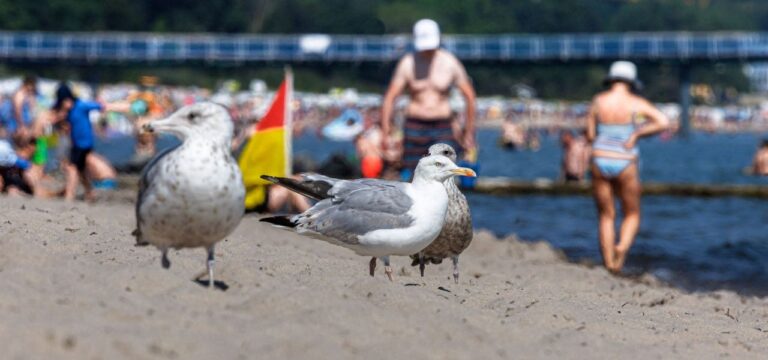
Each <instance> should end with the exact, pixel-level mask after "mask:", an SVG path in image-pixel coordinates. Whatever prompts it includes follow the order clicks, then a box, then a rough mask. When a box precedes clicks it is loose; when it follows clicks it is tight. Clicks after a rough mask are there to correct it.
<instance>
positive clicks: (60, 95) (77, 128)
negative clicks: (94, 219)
mask: <svg viewBox="0 0 768 360" xmlns="http://www.w3.org/2000/svg"><path fill="white" fill-rule="evenodd" d="M94 110H98V111H115V112H128V111H129V110H130V105H128V104H125V103H113V104H102V103H99V102H96V101H88V100H82V99H79V98H77V97H76V96H75V95H74V93H72V90H71V89H70V88H69V86H67V85H66V84H61V85H59V87H58V89H57V90H56V103H55V104H54V105H53V111H54V112H56V114H57V118H58V120H59V121H66V122H67V123H69V128H70V140H71V143H72V145H71V148H70V152H69V163H68V164H65V165H64V173H65V177H66V185H65V187H64V199H66V200H68V201H72V200H74V199H75V194H76V192H77V183H78V180H79V181H80V184H82V185H83V188H84V189H85V198H86V200H93V186H92V184H91V182H90V180H89V179H88V177H87V176H86V172H85V166H86V158H87V157H88V154H89V153H90V152H91V151H93V145H94V138H95V135H94V131H93V126H92V125H91V119H90V113H91V111H94Z"/></svg>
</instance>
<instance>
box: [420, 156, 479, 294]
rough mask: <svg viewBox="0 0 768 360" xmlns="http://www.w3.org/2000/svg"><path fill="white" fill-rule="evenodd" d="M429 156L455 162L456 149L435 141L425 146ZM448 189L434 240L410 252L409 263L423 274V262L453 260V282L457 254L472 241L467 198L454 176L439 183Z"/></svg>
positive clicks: (457, 267) (456, 273)
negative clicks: (446, 209)
mask: <svg viewBox="0 0 768 360" xmlns="http://www.w3.org/2000/svg"><path fill="white" fill-rule="evenodd" d="M429 155H443V156H445V157H447V158H449V159H451V160H452V161H454V162H455V161H456V150H454V149H453V148H452V147H451V146H450V145H448V144H442V143H438V144H435V145H432V146H430V147H429ZM443 184H444V185H445V190H446V191H447V192H448V212H447V213H446V214H445V224H444V225H443V230H442V231H441V232H440V235H438V236H437V239H435V241H433V242H432V243H431V244H429V246H427V247H426V248H425V249H424V250H422V251H421V252H420V253H418V254H413V255H411V259H413V262H412V263H411V266H415V265H416V264H418V265H419V271H420V272H421V276H424V266H425V263H426V262H431V263H433V264H439V263H441V262H443V259H445V258H448V257H449V258H451V260H453V281H454V282H456V283H457V284H458V283H459V254H461V253H462V252H463V251H464V250H465V249H466V248H467V247H468V246H469V243H470V242H472V236H473V234H472V216H471V215H470V213H469V204H468V203H467V198H466V197H464V194H462V193H461V190H459V187H458V186H456V181H455V180H454V179H452V178H451V179H447V180H445V182H444V183H443Z"/></svg>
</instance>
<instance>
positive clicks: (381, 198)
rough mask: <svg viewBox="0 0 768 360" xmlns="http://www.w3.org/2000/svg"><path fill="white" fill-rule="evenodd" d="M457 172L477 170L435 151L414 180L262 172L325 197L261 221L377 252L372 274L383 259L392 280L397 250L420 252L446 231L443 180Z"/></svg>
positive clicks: (278, 181)
mask: <svg viewBox="0 0 768 360" xmlns="http://www.w3.org/2000/svg"><path fill="white" fill-rule="evenodd" d="M456 175H463V176H475V172H474V171H472V170H471V169H467V168H460V167H458V166H456V164H454V163H453V161H451V160H450V159H448V158H447V157H445V156H442V155H434V156H429V157H425V158H422V159H421V160H420V161H419V164H418V166H417V167H416V171H415V174H414V178H413V181H412V182H411V183H403V182H395V181H384V180H375V179H359V180H339V179H334V178H329V177H326V176H322V175H316V174H310V175H305V176H304V178H303V180H293V179H287V178H277V177H271V176H262V178H264V179H266V180H269V181H272V182H274V183H276V184H280V185H283V186H285V187H287V188H288V189H290V190H293V191H295V192H298V193H300V194H303V195H305V196H308V197H310V198H313V199H316V200H319V202H318V203H317V204H315V205H314V206H313V207H312V208H310V209H309V210H307V211H305V212H304V213H301V214H298V215H294V216H290V217H288V216H275V217H269V218H264V219H261V221H265V222H268V223H272V224H275V225H279V226H283V227H288V228H291V229H293V230H295V231H296V232H297V233H299V234H302V235H307V236H310V237H313V238H316V239H320V240H324V241H327V242H329V243H332V244H335V245H339V246H343V247H345V248H348V249H351V250H353V251H354V252H356V253H357V254H359V255H363V256H371V261H370V264H369V270H370V274H371V276H373V274H374V270H375V269H376V259H377V258H378V259H381V260H382V261H383V262H384V272H385V273H386V274H387V277H388V278H389V280H392V268H391V267H390V263H389V257H390V256H391V255H400V256H408V255H411V254H414V253H418V252H420V251H421V250H422V249H424V248H425V247H426V246H427V245H429V243H431V242H432V240H434V239H435V238H436V237H437V235H438V234H439V233H440V230H441V229H442V227H443V223H444V221H445V213H446V210H447V209H448V194H447V193H446V191H445V186H444V185H443V182H444V181H445V180H447V179H449V178H451V177H453V176H456Z"/></svg>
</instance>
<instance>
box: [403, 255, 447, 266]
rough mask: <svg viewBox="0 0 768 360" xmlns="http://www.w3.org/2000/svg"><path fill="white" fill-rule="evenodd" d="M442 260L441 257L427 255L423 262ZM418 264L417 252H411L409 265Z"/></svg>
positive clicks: (433, 262)
mask: <svg viewBox="0 0 768 360" xmlns="http://www.w3.org/2000/svg"><path fill="white" fill-rule="evenodd" d="M442 262H443V259H442V258H439V257H434V256H427V257H425V258H424V263H425V264H440V263H442ZM416 265H419V254H413V255H411V266H416Z"/></svg>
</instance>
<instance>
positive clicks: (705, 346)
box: [0, 192, 768, 359]
mask: <svg viewBox="0 0 768 360" xmlns="http://www.w3.org/2000/svg"><path fill="white" fill-rule="evenodd" d="M131 200H132V194H131V193H129V192H126V193H120V192H118V193H117V194H116V195H113V196H111V197H110V198H109V200H108V201H102V202H99V203H97V204H92V205H90V204H84V203H64V202H59V201H39V200H29V199H16V198H6V197H0V209H2V210H1V212H0V214H1V215H0V248H2V252H0V288H2V289H3V290H2V292H0V344H3V348H4V349H3V352H4V355H3V358H6V359H50V358H57V359H118V358H128V359H213V358H216V359H255V358H258V359H267V358H272V359H275V358H320V359H338V358H363V357H365V358H373V359H405V358H408V359H469V358H473V359H489V358H545V359H571V358H573V359H578V358H617V357H621V358H632V359H641V358H642V359H649V358H702V359H707V358H726V357H727V358H755V359H757V358H765V356H766V354H768V301H766V300H764V299H758V298H745V297H741V296H739V295H737V294H734V293H730V292H716V293H701V294H687V293H684V292H681V291H679V290H677V289H674V288H669V287H666V286H664V285H662V284H659V283H658V282H657V281H655V280H654V279H653V278H652V277H650V276H647V277H643V278H641V279H623V278H616V277H613V276H610V275H609V274H608V273H607V272H606V271H604V270H602V269H601V268H599V267H588V266H584V265H578V264H572V263H569V262H567V261H566V260H565V259H564V258H563V256H562V255H561V254H559V253H558V252H557V251H555V250H553V249H552V248H551V247H550V246H549V245H547V244H546V243H529V242H520V241H518V240H516V239H513V238H508V239H503V240H499V239H496V238H494V237H493V236H492V235H490V234H488V233H484V232H479V233H477V234H476V237H475V240H474V243H473V244H472V246H471V247H470V248H469V250H468V251H467V252H466V253H465V254H464V255H463V256H462V259H461V266H462V271H461V276H462V278H461V282H460V284H458V285H455V284H454V283H453V281H452V279H451V271H450V266H449V264H447V263H450V262H447V263H444V264H441V265H439V266H430V267H428V268H427V276H426V277H424V278H420V277H419V276H418V270H417V269H416V268H412V267H410V266H409V263H410V261H408V259H405V258H400V257H396V258H393V266H394V267H395V271H396V277H395V281H394V283H390V282H389V281H387V280H386V277H385V276H384V273H383V269H382V267H381V266H380V267H379V273H378V274H377V275H376V277H374V278H371V277H370V276H368V274H367V266H368V265H367V264H368V259H365V258H362V257H359V256H357V255H355V254H354V253H352V252H350V251H349V250H346V249H343V248H339V247H336V246H333V245H330V244H326V243H323V242H320V241H317V240H312V239H309V238H303V237H299V236H296V235H294V234H291V233H289V232H287V231H284V230H280V229H276V228H272V227H270V226H268V225H266V224H264V223H259V222H258V217H256V216H250V215H249V216H246V217H245V218H244V219H243V221H242V223H241V224H240V227H239V228H238V229H237V231H236V232H235V233H234V234H232V235H231V236H229V237H228V239H227V240H226V241H225V242H222V243H221V244H220V245H219V246H218V248H217V256H218V259H217V260H218V263H217V271H218V275H217V278H218V279H219V280H222V281H223V282H224V283H226V285H227V286H228V289H227V290H226V291H220V290H216V291H210V290H208V289H206V288H204V287H202V286H200V285H199V284H197V283H195V282H193V281H192V280H191V279H192V277H194V276H195V274H197V273H198V272H199V271H200V270H202V269H203V268H204V251H203V250H184V251H178V252H177V251H173V252H172V253H171V255H170V259H171V262H172V267H171V268H170V269H169V270H164V269H162V268H161V267H160V259H159V252H158V251H156V250H155V249H154V248H149V247H144V248H137V247H134V246H133V241H134V240H133V238H132V237H131V236H130V233H131V231H132V230H133V229H134V214H133V205H132V203H131Z"/></svg>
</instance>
